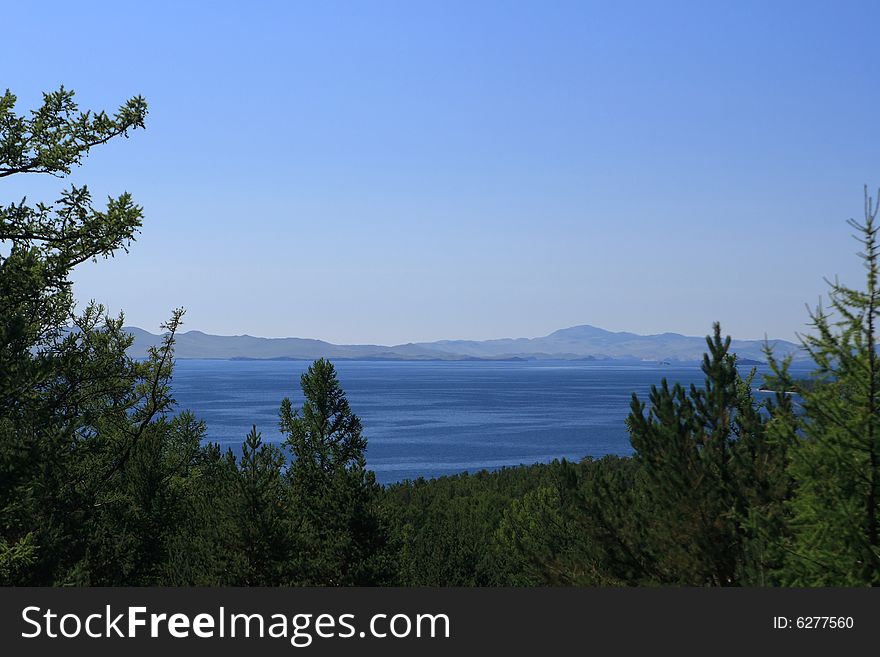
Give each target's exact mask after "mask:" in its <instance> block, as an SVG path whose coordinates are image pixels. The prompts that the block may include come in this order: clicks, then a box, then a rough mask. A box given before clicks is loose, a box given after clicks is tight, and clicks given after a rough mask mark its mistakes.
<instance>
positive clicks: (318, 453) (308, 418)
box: [280, 359, 388, 586]
mask: <svg viewBox="0 0 880 657" xmlns="http://www.w3.org/2000/svg"><path fill="white" fill-rule="evenodd" d="M300 383H301V386H302V391H303V394H304V396H305V403H304V404H303V406H302V408H301V409H299V410H293V407H292V405H291V402H290V399H289V398H285V399H284V400H283V401H282V403H281V411H280V418H281V431H282V433H284V434H285V435H286V436H287V441H286V443H285V445H286V447H287V448H288V449H289V450H290V452H291V454H292V459H291V463H290V467H289V469H288V470H287V480H288V483H289V487H290V495H291V499H292V503H293V505H294V506H295V507H296V509H297V510H296V513H297V516H298V517H297V521H296V522H297V526H296V529H295V531H296V538H297V541H298V543H299V544H300V549H301V550H302V552H303V554H305V555H307V558H305V559H303V560H302V563H301V564H299V575H298V578H297V583H300V584H307V585H315V584H320V585H334V586H345V585H367V584H379V583H383V582H384V581H385V580H386V578H387V569H388V565H387V555H386V551H387V550H386V546H387V543H388V536H387V529H386V527H385V520H384V518H383V517H382V514H381V510H380V509H379V507H378V495H379V490H380V489H379V486H378V485H377V484H376V480H375V475H374V474H373V473H372V472H371V471H369V470H367V467H366V459H365V455H364V452H365V450H366V448H367V441H366V438H364V436H363V435H362V428H361V422H360V420H359V419H358V417H357V416H356V415H354V414H353V413H352V412H351V408H350V406H349V403H348V400H347V399H346V397H345V393H344V391H343V390H342V386H340V384H339V379H338V378H337V376H336V370H335V368H334V367H333V364H332V363H330V362H329V361H327V360H324V359H320V360H317V361H315V362H314V363H313V364H312V365H311V366H310V367H309V369H308V371H307V372H305V373H304V374H303V375H302V377H301V379H300Z"/></svg>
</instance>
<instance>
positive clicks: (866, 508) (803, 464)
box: [786, 188, 880, 586]
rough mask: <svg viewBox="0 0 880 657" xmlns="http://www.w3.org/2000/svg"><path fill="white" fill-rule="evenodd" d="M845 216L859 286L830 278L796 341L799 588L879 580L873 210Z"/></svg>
mask: <svg viewBox="0 0 880 657" xmlns="http://www.w3.org/2000/svg"><path fill="white" fill-rule="evenodd" d="M864 212H865V218H864V221H863V222H857V221H855V220H852V219H851V220H850V221H849V225H850V226H851V227H852V228H853V229H855V231H856V239H857V240H858V241H859V243H860V244H861V247H862V250H861V252H860V254H859V256H860V258H861V259H862V261H863V263H864V269H865V285H864V288H863V289H856V288H852V287H848V286H846V285H844V284H842V283H840V282H839V281H837V280H835V281H834V282H830V281H829V287H830V291H829V302H830V310H827V311H826V309H825V308H823V307H822V306H821V305H820V306H819V307H818V308H817V309H816V310H815V311H813V312H811V320H812V321H811V325H812V327H813V329H814V331H815V332H814V333H813V334H811V335H808V336H806V337H805V338H804V346H805V347H806V349H807V350H808V351H809V353H810V355H811V356H812V358H813V360H814V361H815V363H816V366H817V368H816V371H815V373H814V377H813V380H812V381H811V383H812V385H810V386H804V387H802V388H801V390H800V392H801V395H802V397H803V409H804V413H803V417H802V418H801V424H800V427H799V429H800V439H799V440H798V442H797V444H796V447H795V449H794V450H793V456H792V466H791V472H792V476H793V478H794V482H795V496H794V499H793V501H792V503H791V505H790V510H791V521H790V525H791V531H792V534H793V537H792V542H791V546H790V551H789V557H788V560H787V562H786V571H787V580H788V582H789V583H791V584H795V585H803V586H857V585H872V586H877V585H880V527H878V523H880V359H878V354H877V331H878V318H880V290H878V282H880V280H878V277H880V269H878V267H880V245H878V231H880V225H878V222H877V207H876V206H875V205H874V201H873V200H872V199H871V198H870V196H869V195H868V191H867V188H866V189H865V210H864Z"/></svg>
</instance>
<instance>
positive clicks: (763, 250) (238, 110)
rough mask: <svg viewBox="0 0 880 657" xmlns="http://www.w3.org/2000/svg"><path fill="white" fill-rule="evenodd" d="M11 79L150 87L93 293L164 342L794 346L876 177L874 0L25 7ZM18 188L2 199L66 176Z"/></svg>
mask: <svg viewBox="0 0 880 657" xmlns="http://www.w3.org/2000/svg"><path fill="white" fill-rule="evenodd" d="M2 22H3V24H4V29H3V45H2V55H0V86H5V87H8V88H10V89H11V90H12V91H13V92H14V93H16V94H17V95H18V96H19V99H20V109H24V108H27V109H30V108H32V107H34V106H35V105H36V104H37V103H38V101H39V99H40V92H41V91H44V90H52V89H55V88H57V87H58V86H59V85H60V84H64V85H66V86H67V87H69V88H73V89H75V90H76V92H77V97H78V99H79V101H80V102H81V104H82V105H83V106H86V107H94V108H105V107H106V108H115V107H117V106H118V105H119V104H120V103H121V102H122V101H123V100H124V99H125V98H127V97H129V96H131V95H135V94H142V95H144V96H145V97H146V98H147V100H148V102H149V104H150V115H149V117H148V125H147V130H146V131H139V132H136V133H134V135H133V136H132V138H131V139H129V140H127V141H125V140H121V141H120V142H119V143H115V144H111V145H108V146H105V147H101V148H99V149H96V150H95V151H93V153H92V155H91V156H90V157H89V158H88V160H87V161H86V165H85V166H84V167H82V168H81V169H80V170H79V172H78V173H77V174H76V175H75V176H74V178H73V179H74V181H75V182H77V183H83V182H85V183H88V184H89V186H90V188H91V189H92V190H93V191H94V192H95V194H96V195H106V194H111V193H112V194H118V193H119V192H122V191H124V190H128V191H130V192H132V193H133V194H134V196H135V198H136V200H137V201H138V202H139V203H141V204H142V205H143V206H144V208H145V212H146V221H145V226H144V230H143V234H142V235H141V236H140V238H139V239H138V241H137V243H136V244H135V245H134V247H133V248H132V251H131V253H130V254H129V255H122V256H121V257H117V258H116V259H114V260H110V261H107V262H99V263H97V264H91V263H87V264H86V265H83V266H82V267H81V268H80V269H79V270H78V271H77V273H76V280H77V287H76V291H77V296H78V298H80V299H82V300H87V299H89V298H96V299H98V300H100V301H103V302H105V303H106V304H107V305H108V306H109V307H110V308H111V309H112V310H113V311H114V312H116V311H119V310H124V311H125V313H126V320H127V323H129V324H133V325H138V326H141V327H143V328H146V329H149V330H154V331H155V330H157V328H158V324H159V323H160V322H161V321H162V320H163V319H165V318H166V317H168V315H169V313H170V311H171V309H172V308H174V307H175V306H178V305H181V306H185V307H186V308H187V309H188V313H187V317H186V326H185V328H186V329H199V330H203V331H206V332H210V333H221V334H240V333H249V334H251V335H264V336H299V337H317V338H323V339H326V340H330V341H333V342H376V343H384V344H389V343H398V342H407V341H418V340H431V339H440V338H475V339H478V338H492V337H506V336H516V337H519V336H527V337H532V336H537V335H543V334H546V333H549V332H550V331H553V330H555V329H557V328H563V327H567V326H571V325H575V324H594V325H596V326H600V327H603V328H607V329H611V330H630V331H635V332H639V333H654V332H664V331H674V332H680V333H686V334H694V335H699V334H705V333H706V332H708V331H709V330H710V327H711V322H712V321H714V320H720V321H721V322H722V326H723V327H724V329H725V330H726V331H728V332H730V333H731V334H733V335H734V336H735V337H739V338H761V337H763V336H764V335H765V333H766V334H769V335H770V336H771V337H780V338H792V337H793V336H794V333H795V331H803V330H804V328H805V322H806V320H807V315H806V310H805V304H806V303H809V304H815V302H816V301H817V300H818V299H819V296H820V295H821V294H822V293H824V291H825V284H824V283H823V280H822V278H823V276H828V277H833V276H835V275H840V277H841V279H842V280H844V281H846V282H854V283H858V282H860V280H861V277H862V271H861V269H860V263H859V262H858V260H857V259H856V257H855V255H854V253H855V251H856V244H855V242H853V240H852V239H851V237H850V230H849V229H848V227H847V226H846V225H845V220H846V219H847V218H849V217H856V218H858V217H859V216H860V213H861V211H862V186H863V185H864V184H865V183H867V184H869V185H871V186H877V185H880V130H878V108H880V102H878V101H880V76H878V69H877V63H878V61H880V49H878V45H877V44H878V29H880V3H877V2H863V3H858V2H842V1H840V0H836V1H829V2H821V3H817V2H804V1H797V2H766V1H762V2H729V1H724V2H704V1H700V2H698V1H693V2H672V1H670V0H663V1H662V2H660V1H658V2H621V1H614V2H610V1H609V2H602V3H590V2H573V3H566V2H547V1H538V2H528V3H527V2H498V3H493V2H474V1H472V0H471V1H467V2H451V1H444V2H416V1H412V0H409V1H406V2H394V3H391V2H323V1H322V2H277V3H272V2H241V1H238V2H234V3H221V2H210V3H208V2H204V3H195V2H174V3H161V2H154V1H152V0H151V1H150V2H141V3H122V2H112V3H110V2H107V3H92V2H63V3H52V2H40V3H29V2H15V3H7V4H6V5H4V7H3V10H2ZM15 178H16V177H12V178H9V179H6V180H5V181H4V182H3V184H2V187H0V192H2V197H0V201H2V202H4V203H6V202H9V201H11V200H13V199H15V200H18V199H20V197H21V196H22V195H24V194H27V195H28V196H29V198H31V199H32V200H38V199H42V200H49V199H51V198H55V197H57V192H58V191H59V190H60V189H61V187H62V186H63V185H64V184H65V183H63V182H61V181H58V180H55V179H52V178H40V179H37V178H34V177H31V178H28V179H26V180H21V179H20V178H21V177H19V180H16V179H15Z"/></svg>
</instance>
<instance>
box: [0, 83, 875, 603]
mask: <svg viewBox="0 0 880 657" xmlns="http://www.w3.org/2000/svg"><path fill="white" fill-rule="evenodd" d="M15 105H16V97H15V96H14V95H13V94H12V93H10V92H9V91H7V92H6V93H5V95H3V96H2V97H0V177H7V176H12V175H26V174H41V173H42V174H46V175H53V176H57V177H60V178H63V177H65V176H67V175H68V174H70V173H71V170H72V168H74V167H77V166H79V165H81V164H82V163H83V159H84V157H85V156H86V155H87V154H88V153H89V151H90V150H91V149H92V148H94V147H96V146H99V145H101V144H103V143H105V142H107V141H109V140H111V139H116V138H120V137H125V136H127V135H128V134H129V133H130V132H131V131H134V130H139V129H142V128H144V126H145V119H146V115H147V105H146V102H145V101H144V99H143V98H140V97H137V98H133V99H131V100H129V101H128V102H126V103H125V104H124V105H123V106H122V107H121V108H120V109H119V110H118V111H117V112H116V113H115V114H112V115H109V114H106V113H104V112H98V113H92V112H81V111H80V110H79V108H78V107H77V104H76V103H75V100H74V94H73V93H72V92H71V91H69V90H65V89H64V88H62V89H60V90H59V91H56V92H53V93H49V94H45V95H44V100H43V104H42V105H41V106H40V107H39V108H37V109H36V110H34V111H32V112H29V113H26V114H20V113H18V112H17V111H16V108H15ZM876 214H877V212H876V208H874V206H873V203H872V201H871V199H870V198H868V196H867V193H866V205H865V218H864V221H863V222H851V226H852V228H853V229H854V230H855V232H856V235H857V237H858V239H859V240H860V242H861V252H860V257H861V259H862V260H863V262H864V265H865V285H864V287H863V288H861V289H853V288H849V287H845V286H843V285H841V284H839V283H836V282H835V283H833V284H831V288H830V290H829V295H828V296H829V307H828V309H825V308H823V307H820V308H817V309H816V310H815V311H814V312H813V313H812V315H811V317H810V320H811V324H812V330H811V332H810V334H809V335H808V336H807V337H805V338H804V347H805V348H806V349H807V350H809V352H810V354H811V356H812V358H813V361H814V362H815V372H814V373H813V376H812V377H811V378H810V379H809V382H808V383H807V384H805V383H804V382H800V381H795V380H793V379H792V378H791V377H790V376H789V374H788V363H787V361H785V360H782V361H779V360H778V359H776V358H774V355H773V353H772V351H770V350H769V349H768V351H767V359H768V362H769V363H770V366H771V369H772V371H773V374H772V376H770V377H769V378H768V380H767V381H764V382H757V381H754V377H755V373H754V371H752V372H746V371H744V368H742V367H740V368H738V367H737V364H736V356H735V354H732V353H731V352H730V340H729V338H724V337H722V332H721V329H720V327H719V326H718V325H717V324H716V325H715V327H714V331H713V333H712V335H710V336H709V337H708V338H707V351H706V356H705V359H704V362H703V372H704V374H705V382H704V384H703V385H702V386H691V387H690V388H688V389H685V388H683V387H682V386H680V385H670V384H669V383H668V382H667V381H665V380H664V381H659V382H658V383H657V385H656V386H654V387H653V388H652V390H651V393H650V397H649V399H645V400H642V399H638V398H637V397H635V396H633V400H632V407H631V412H630V414H629V416H628V417H627V418H621V422H624V421H625V422H626V427H627V429H628V431H629V434H630V439H631V443H632V447H633V450H634V456H632V457H626V458H624V457H605V458H602V459H599V460H593V459H590V458H586V459H584V460H582V461H581V462H579V463H571V462H565V461H557V462H554V463H551V464H545V465H533V466H530V467H516V468H503V469H501V470H498V471H496V472H491V473H490V472H481V473H478V474H474V475H467V474H463V475H459V476H452V477H442V478H439V479H435V480H430V481H426V480H422V479H420V480H418V481H407V482H403V483H399V484H394V485H391V486H387V487H382V486H380V485H378V484H377V483H376V481H375V478H374V475H373V473H372V472H371V471H370V470H369V469H368V468H367V465H366V461H365V457H364V454H365V450H366V446H367V442H366V438H365V434H368V433H369V432H368V429H369V428H368V427H367V430H366V431H365V429H364V427H362V426H361V423H360V420H359V419H358V417H357V416H356V415H355V414H354V413H353V412H352V409H351V408H350V407H349V404H348V402H347V400H346V396H345V392H344V390H343V389H342V388H341V386H340V384H339V380H338V378H337V376H336V372H335V370H334V367H333V365H332V364H331V363H330V362H328V361H326V360H323V359H322V360H318V361H316V362H314V363H313V364H312V366H311V367H310V368H309V369H308V371H307V372H306V373H305V374H304V375H303V376H302V378H301V381H300V385H301V386H302V391H303V394H304V398H305V402H304V404H303V405H302V406H301V407H299V408H294V407H293V405H292V403H291V401H290V400H289V399H284V400H279V424H280V427H281V430H282V433H283V435H284V436H285V439H286V440H285V442H284V443H282V444H280V445H275V444H265V443H263V441H262V440H261V436H260V433H259V432H258V430H257V428H256V427H254V428H253V430H252V431H251V432H250V433H249V434H248V435H247V436H242V440H243V446H242V450H241V455H240V456H237V455H236V454H234V453H233V452H231V451H227V452H225V453H224V452H222V451H221V450H220V448H219V447H218V446H217V445H216V444H212V443H210V442H209V441H208V440H207V437H209V436H210V434H209V433H208V431H207V428H206V426H205V424H204V423H203V422H201V421H200V420H199V419H198V418H197V417H195V416H194V415H193V414H191V413H189V412H187V411H185V410H179V409H177V408H176V405H175V403H174V399H173V390H172V385H171V384H172V374H173V365H174V340H175V334H176V332H177V330H178V327H179V326H180V324H181V321H182V316H183V311H182V310H176V311H174V312H172V313H171V317H170V319H169V320H168V322H167V323H166V324H165V326H164V329H165V331H166V338H165V341H164V343H163V344H162V345H161V346H160V347H157V348H154V349H153V350H152V352H151V354H150V358H148V359H146V360H134V359H132V358H129V357H128V356H127V355H126V349H127V347H128V346H129V345H130V344H131V337H130V336H128V335H126V334H125V332H124V331H123V330H122V326H123V322H122V317H121V316H120V317H110V316H108V314H107V312H106V310H105V309H104V308H103V307H102V306H100V305H98V304H96V303H91V304H89V305H87V306H86V307H85V308H83V309H81V310H77V309H76V307H75V304H74V297H73V291H72V285H71V278H70V276H71V271H72V270H73V268H75V267H76V266H78V265H80V264H82V263H84V262H86V261H89V260H97V259H101V258H107V257H110V256H113V255H115V254H119V253H120V252H125V251H126V250H127V248H128V247H129V246H130V244H131V242H132V241H133V240H134V238H135V237H136V235H137V233H138V232H139V231H140V229H141V225H142V220H143V211H142V208H141V207H140V206H138V205H137V204H136V203H135V201H134V199H133V198H132V196H130V195H129V194H127V193H125V194H122V195H120V196H118V197H115V198H109V199H108V200H107V203H106V205H105V206H103V207H97V206H96V205H95V203H94V202H93V199H92V197H91V195H90V193H89V191H88V189H87V188H86V187H75V186H71V187H69V188H68V189H66V190H65V191H63V192H61V193H60V196H59V198H58V199H57V200H56V201H54V202H50V203H36V204H30V203H28V202H27V200H22V201H20V202H10V203H9V204H8V205H3V206H0V582H2V583H3V584H5V585H57V586H61V585H181V586H182V585H241V586H257V585H321V586H346V585H405V586H418V585H430V586H447V585H459V586H482V585H504V586H531V585H609V586H629V585H648V586H653V585H693V586H775V585H795V586H862V585H877V584H880V529H878V503H880V499H878V494H880V484H878V477H880V423H878V419H880V362H878V358H877V349H876V344H875V342H876V332H877V326H876V321H877V319H878V289H877V284H878V275H880V274H878V262H880V252H878V245H877V232H878V225H877V222H876ZM711 248H719V249H721V248H723V246H722V245H713V246H712V247H711ZM759 383H763V385H766V386H768V387H769V389H771V390H777V391H779V392H777V393H776V394H775V395H771V396H770V398H769V399H765V400H764V401H761V402H759V401H758V400H757V399H756V398H754V397H753V395H752V391H753V390H754V389H755V388H756V387H757V385H758V384H759ZM791 391H794V392H796V393H798V394H797V395H792V394H788V393H790V392H791Z"/></svg>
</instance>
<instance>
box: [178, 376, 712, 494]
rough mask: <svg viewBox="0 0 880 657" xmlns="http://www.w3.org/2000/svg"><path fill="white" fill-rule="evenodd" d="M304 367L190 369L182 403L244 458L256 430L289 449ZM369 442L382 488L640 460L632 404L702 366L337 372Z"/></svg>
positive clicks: (692, 379)
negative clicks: (512, 470) (562, 463)
mask: <svg viewBox="0 0 880 657" xmlns="http://www.w3.org/2000/svg"><path fill="white" fill-rule="evenodd" d="M308 365H309V363H308V362H300V361H228V360H178V361H177V365H176V367H175V372H174V397H175V398H176V400H177V401H178V404H179V407H180V408H182V409H189V410H192V411H193V412H195V414H196V415H197V416H198V417H200V418H201V419H203V420H205V421H206V422H207V425H208V435H207V439H208V440H210V441H212V442H219V443H220V444H221V445H222V446H223V447H224V448H225V447H233V448H234V449H235V450H236V451H238V449H239V448H240V445H241V442H242V440H243V439H244V437H245V435H246V434H247V432H248V431H249V430H250V428H251V425H254V424H255V425H256V426H257V429H258V430H259V431H261V432H262V434H263V439H264V440H266V441H268V442H277V441H280V440H282V436H281V434H280V432H279V431H278V407H279V405H280V403H281V400H282V398H284V397H285V396H289V397H290V398H291V401H292V402H293V404H294V406H295V407H296V406H298V405H301V404H302V393H301V391H300V388H299V377H300V375H301V374H302V373H303V372H304V371H305V369H306V368H307V367H308ZM334 365H335V366H336V369H337V372H338V374H339V379H340V381H341V383H342V386H343V388H344V389H345V391H346V394H347V396H348V399H349V402H350V404H351V407H352V410H353V411H354V412H355V413H356V414H357V415H358V416H359V417H360V418H361V421H362V423H363V425H364V433H365V435H366V437H367V439H368V441H369V447H368V450H367V463H368V465H369V467H370V468H371V469H373V470H374V471H375V472H376V477H377V479H378V480H379V481H380V482H383V483H388V482H393V481H399V480H402V479H414V478H417V477H419V476H424V477H436V476H439V475H443V474H451V473H457V472H462V471H465V470H468V471H477V470H480V469H483V468H489V469H491V468H497V467H500V466H504V465H519V464H523V463H525V464H531V463H536V462H548V461H552V460H553V459H556V458H562V457H565V458H567V459H573V460H577V459H580V458H582V457H584V456H597V457H598V456H603V455H605V454H621V455H624V454H630V453H631V449H630V445H629V440H628V435H627V432H626V428H625V426H624V419H625V418H626V416H627V414H628V413H629V404H630V396H631V394H632V393H633V392H636V393H637V394H638V395H639V397H640V398H641V399H642V400H647V396H648V392H649V390H650V387H651V385H652V384H657V383H659V382H660V380H661V379H662V378H663V377H666V378H667V379H669V381H670V382H674V381H677V382H681V383H683V384H690V383H697V384H700V383H701V382H702V381H703V374H702V372H701V371H700V370H699V368H698V367H696V366H694V367H680V366H661V365H599V364H595V363H578V362H551V363H548V362H485V361H466V362H376V361H361V362H356V361H338V362H336V363H334Z"/></svg>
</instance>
